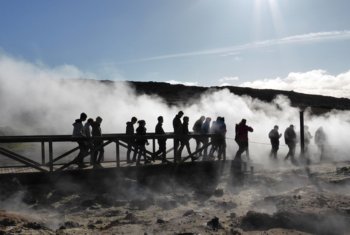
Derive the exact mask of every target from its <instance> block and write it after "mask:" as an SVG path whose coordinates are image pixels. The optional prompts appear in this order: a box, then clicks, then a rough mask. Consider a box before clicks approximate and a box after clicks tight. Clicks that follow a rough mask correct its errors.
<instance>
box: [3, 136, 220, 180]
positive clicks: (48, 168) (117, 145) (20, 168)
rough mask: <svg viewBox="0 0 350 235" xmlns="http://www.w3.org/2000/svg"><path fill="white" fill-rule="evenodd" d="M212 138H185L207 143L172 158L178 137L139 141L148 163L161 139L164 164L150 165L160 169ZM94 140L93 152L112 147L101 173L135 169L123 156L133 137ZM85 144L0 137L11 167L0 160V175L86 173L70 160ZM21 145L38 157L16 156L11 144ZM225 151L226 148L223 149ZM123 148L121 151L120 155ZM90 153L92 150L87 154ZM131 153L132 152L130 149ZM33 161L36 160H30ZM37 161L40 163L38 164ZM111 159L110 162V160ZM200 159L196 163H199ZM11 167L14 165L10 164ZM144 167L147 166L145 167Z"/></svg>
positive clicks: (57, 138)
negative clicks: (164, 145) (36, 151)
mask: <svg viewBox="0 0 350 235" xmlns="http://www.w3.org/2000/svg"><path fill="white" fill-rule="evenodd" d="M215 136H216V135H214V134H207V135H199V134H189V137H190V138H192V139H196V138H201V139H206V140H207V142H205V144H203V146H202V147H201V148H200V149H198V150H197V151H193V153H192V154H190V155H186V156H182V157H180V158H179V157H176V158H174V156H176V152H175V150H174V147H173V146H174V145H173V144H172V143H174V140H175V139H176V138H177V139H179V136H176V135H174V134H173V133H166V134H165V135H157V134H154V133H149V134H147V135H146V136H143V137H141V138H144V139H147V140H149V142H150V146H148V147H147V151H146V158H148V159H151V158H152V156H153V155H154V153H155V152H156V150H157V149H158V145H157V139H158V138H163V139H167V146H170V148H169V147H168V149H167V163H162V161H160V160H156V161H152V162H151V163H150V164H151V165H160V164H167V165H168V164H179V163H184V162H189V161H191V159H192V158H194V157H195V156H196V155H197V154H198V153H199V152H201V151H203V150H204V149H206V148H209V147H211V145H212V142H211V141H210V140H211V138H213V137H215ZM94 139H98V140H100V141H103V145H100V146H98V147H96V149H99V148H102V147H105V146H108V145H109V146H112V147H113V149H114V150H113V153H112V156H110V155H109V156H108V157H109V158H108V160H109V161H106V162H102V164H101V165H102V167H103V168H105V169H109V168H120V167H123V168H124V167H135V166H136V164H135V163H133V164H130V163H127V162H126V161H125V160H124V159H125V156H124V155H123V154H124V153H125V151H126V149H127V147H128V144H127V143H128V142H129V141H130V139H135V136H130V135H126V134H106V135H103V136H101V137H93V138H91V139H89V141H92V140H94ZM78 140H79V141H82V140H83V141H87V139H85V138H78V137H72V136H70V135H50V136H44V135H37V136H0V158H3V159H7V160H8V161H10V162H11V163H12V164H10V165H9V164H4V163H1V159H0V174H1V175H4V174H25V173H39V172H44V173H45V172H47V173H50V172H57V171H74V170H79V171H90V170H92V169H93V168H92V166H91V165H90V166H89V164H88V166H87V167H86V168H83V169H79V168H77V165H76V164H75V162H74V159H73V160H72V157H73V156H74V157H75V155H77V152H78V150H79V148H78V147H77V144H76V141H78ZM14 143H15V144H19V145H21V144H24V143H32V144H36V145H38V146H40V147H39V148H40V155H39V156H38V154H36V155H35V156H30V154H29V153H26V151H23V149H22V150H21V151H20V152H19V151H16V149H15V148H11V147H10V146H11V144H14ZM58 144H59V145H60V146H62V145H66V146H74V147H73V148H70V149H69V150H66V151H65V152H64V153H56V152H55V151H57V150H55V148H54V145H58ZM225 147H226V146H225ZM122 148H124V150H125V151H121V149H122ZM91 151H92V150H91ZM133 151H135V149H133ZM90 154H91V152H88V153H87V154H86V156H85V163H88V161H89V160H90ZM131 155H133V153H131ZM34 159H36V160H34ZM38 159H40V160H38ZM111 159H114V160H111ZM222 159H223V160H225V159H226V150H225V151H224V152H223V156H222ZM200 160H201V159H198V161H200ZM13 163H15V164H13ZM147 165H148V164H147ZM142 166H144V164H143V162H142V161H141V165H140V166H138V167H142Z"/></svg>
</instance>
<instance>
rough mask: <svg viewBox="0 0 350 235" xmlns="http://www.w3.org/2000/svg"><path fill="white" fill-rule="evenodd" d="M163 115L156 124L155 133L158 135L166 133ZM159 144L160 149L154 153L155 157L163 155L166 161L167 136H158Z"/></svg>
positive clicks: (163, 160) (162, 157)
mask: <svg viewBox="0 0 350 235" xmlns="http://www.w3.org/2000/svg"><path fill="white" fill-rule="evenodd" d="M163 121H164V120H163V117H162V116H159V117H158V123H157V125H156V129H155V133H156V134H157V135H165V132H164V130H163ZM158 146H159V149H158V151H157V152H155V153H154V159H155V158H157V157H158V155H161V159H162V162H163V163H165V162H166V138H164V137H159V138H158Z"/></svg>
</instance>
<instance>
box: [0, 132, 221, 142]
mask: <svg viewBox="0 0 350 235" xmlns="http://www.w3.org/2000/svg"><path fill="white" fill-rule="evenodd" d="M187 136H188V137H190V138H195V137H215V136H217V134H195V133H189V134H188V135H187ZM135 138H138V139H159V138H165V139H173V138H181V135H176V134H174V133H172V132H169V133H165V134H164V135H161V134H155V133H147V134H146V135H144V136H138V135H136V134H135V135H127V134H119V133H116V134H103V135H102V136H98V137H97V136H95V137H90V138H86V137H73V136H72V135H21V136H19V135H18V136H0V143H24V142H43V141H44V142H48V141H52V142H67V141H72V142H74V141H78V140H115V139H135Z"/></svg>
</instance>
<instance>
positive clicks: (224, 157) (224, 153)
mask: <svg viewBox="0 0 350 235" xmlns="http://www.w3.org/2000/svg"><path fill="white" fill-rule="evenodd" d="M223 155H224V156H223V160H224V161H226V138H225V142H224V152H223Z"/></svg>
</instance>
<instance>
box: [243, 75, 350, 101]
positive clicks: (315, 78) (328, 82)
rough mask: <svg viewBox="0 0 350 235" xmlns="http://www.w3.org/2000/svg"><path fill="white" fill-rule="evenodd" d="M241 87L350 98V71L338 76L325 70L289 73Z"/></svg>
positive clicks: (248, 83)
mask: <svg viewBox="0 0 350 235" xmlns="http://www.w3.org/2000/svg"><path fill="white" fill-rule="evenodd" d="M240 86H242V87H252V88H259V89H276V90H293V91H296V92H301V93H306V94H317V95H325V96H334V97H344V98H350V92H349V91H350V71H348V72H345V73H341V74H338V75H331V74H328V73H327V72H326V71H324V70H312V71H308V72H305V73H289V74H288V76H287V77H285V78H280V77H277V78H267V79H262V80H256V81H253V82H244V83H242V84H240Z"/></svg>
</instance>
